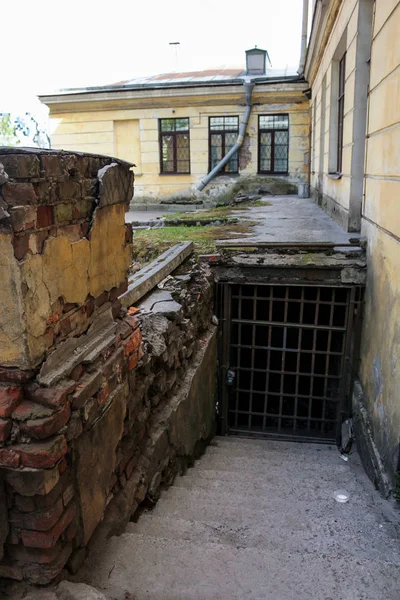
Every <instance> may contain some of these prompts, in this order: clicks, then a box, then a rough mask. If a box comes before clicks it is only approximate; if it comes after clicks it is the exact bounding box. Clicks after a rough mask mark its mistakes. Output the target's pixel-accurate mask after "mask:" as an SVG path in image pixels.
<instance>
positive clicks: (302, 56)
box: [297, 0, 309, 75]
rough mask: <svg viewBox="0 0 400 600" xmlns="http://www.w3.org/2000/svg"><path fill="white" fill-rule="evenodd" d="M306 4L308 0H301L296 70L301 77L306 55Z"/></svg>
mask: <svg viewBox="0 0 400 600" xmlns="http://www.w3.org/2000/svg"><path fill="white" fill-rule="evenodd" d="M308 3H309V0H303V22H302V27H301V44H300V62H299V68H298V70H297V72H298V74H299V75H303V73H304V66H305V64H306V53H307V33H308V31H307V30H308Z"/></svg>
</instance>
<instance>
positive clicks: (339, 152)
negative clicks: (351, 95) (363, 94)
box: [336, 52, 346, 173]
mask: <svg viewBox="0 0 400 600" xmlns="http://www.w3.org/2000/svg"><path fill="white" fill-rule="evenodd" d="M338 75H339V78H338V84H339V85H338V97H337V111H338V113H337V114H338V117H337V148H336V172H337V173H341V172H342V167H343V127H344V102H345V91H346V52H345V53H344V54H343V56H342V58H341V59H340V60H339V73H338Z"/></svg>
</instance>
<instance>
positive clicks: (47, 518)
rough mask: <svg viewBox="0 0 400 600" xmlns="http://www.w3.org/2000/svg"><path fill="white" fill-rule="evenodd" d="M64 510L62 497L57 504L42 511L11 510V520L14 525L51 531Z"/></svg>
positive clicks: (34, 529)
mask: <svg viewBox="0 0 400 600" xmlns="http://www.w3.org/2000/svg"><path fill="white" fill-rule="evenodd" d="M63 511H64V505H63V502H62V498H59V499H58V501H57V502H56V504H54V505H53V506H51V507H50V508H47V509H46V510H45V511H41V512H31V513H28V512H15V511H14V512H10V513H9V521H10V523H12V524H13V525H14V527H21V528H22V529H31V530H33V531H49V530H50V529H52V527H54V525H55V524H56V523H57V521H58V520H59V518H60V517H61V515H62V513H63Z"/></svg>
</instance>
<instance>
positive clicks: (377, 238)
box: [305, 0, 400, 484]
mask: <svg viewBox="0 0 400 600" xmlns="http://www.w3.org/2000/svg"><path fill="white" fill-rule="evenodd" d="M399 31H400V2H398V0H375V1H374V0H329V1H326V0H323V1H321V0H318V1H317V2H315V3H314V12H313V25H312V31H311V37H310V42H309V47H308V54H307V60H306V65H305V77H306V79H307V80H308V82H309V84H310V86H311V90H312V98H311V124H312V138H311V139H312V143H311V180H310V184H311V194H312V196H313V197H314V199H315V200H316V201H317V202H318V203H319V204H320V205H322V206H323V207H324V208H325V209H326V210H327V211H328V212H329V213H330V214H331V215H332V216H333V217H334V218H335V219H336V220H338V221H339V222H340V223H341V224H342V225H343V226H344V228H345V229H347V230H348V231H357V232H358V231H361V233H362V235H363V236H364V237H365V239H366V243H367V255H368V283H367V287H366V296H365V313H364V327H363V335H362V340H361V353H360V356H361V361H360V366H359V372H358V375H359V377H360V383H361V386H362V391H363V398H361V404H363V403H364V405H365V409H366V413H367V416H368V419H369V420H370V423H371V430H372V441H373V444H374V445H375V449H376V451H377V454H378V455H379V457H380V458H381V459H382V462H383V465H384V467H385V469H386V470H387V472H388V474H389V479H390V480H391V482H392V484H393V482H394V481H395V479H396V473H398V472H399V439H400V387H399V381H400V360H399V359H400V357H399V351H400V350H399V349H400V305H399V292H400V246H399V243H400V210H399V206H398V198H399V194H400V162H399V148H400V36H399ZM356 396H357V406H358V401H359V400H360V398H359V396H360V394H357V395H356ZM358 409H360V406H358ZM356 410H357V407H356ZM361 410H362V406H361ZM364 433H366V432H364ZM373 451H374V450H373ZM377 461H378V462H379V459H377Z"/></svg>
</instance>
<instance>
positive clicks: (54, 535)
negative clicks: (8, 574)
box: [21, 504, 76, 548]
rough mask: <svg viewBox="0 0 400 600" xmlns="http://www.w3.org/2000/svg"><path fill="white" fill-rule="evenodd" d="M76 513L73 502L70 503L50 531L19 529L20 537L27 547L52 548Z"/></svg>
mask: <svg viewBox="0 0 400 600" xmlns="http://www.w3.org/2000/svg"><path fill="white" fill-rule="evenodd" d="M75 514H76V506H75V504H70V505H69V507H68V508H67V509H65V511H64V513H63V515H62V516H61V518H60V519H59V521H57V523H56V524H55V525H54V527H53V528H52V529H51V530H50V531H46V532H44V531H28V530H22V531H21V539H22V541H23V543H24V545H25V546H29V548H53V546H54V545H55V544H56V543H57V541H58V539H59V537H60V535H61V534H62V533H63V531H65V529H66V528H67V527H68V525H69V524H70V523H71V521H72V520H73V519H74V517H75Z"/></svg>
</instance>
